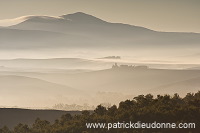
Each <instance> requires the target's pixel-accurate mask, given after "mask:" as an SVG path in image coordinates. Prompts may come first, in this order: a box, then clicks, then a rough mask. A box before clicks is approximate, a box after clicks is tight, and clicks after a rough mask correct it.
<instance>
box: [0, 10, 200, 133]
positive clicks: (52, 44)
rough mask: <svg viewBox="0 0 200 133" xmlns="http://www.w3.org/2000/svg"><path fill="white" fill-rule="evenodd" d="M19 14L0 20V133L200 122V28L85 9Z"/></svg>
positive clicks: (74, 132)
mask: <svg viewBox="0 0 200 133" xmlns="http://www.w3.org/2000/svg"><path fill="white" fill-rule="evenodd" d="M14 20H17V22H18V23H15V24H14V25H9V26H6V27H0V133H105V132H111V133H129V132H130V133H149V131H150V132H155V133H167V132H175V133H178V132H180V130H178V129H177V130H171V129H169V130H162V129H161V130H154V129H152V130H146V129H144V130H143V129H141V130H140V129H139V130H132V129H127V130H126V129H119V130H115V129H113V130H111V131H107V130H105V129H100V130H98V131H96V130H95V129H86V127H85V123H86V122H96V121H97V122H105V123H106V122H116V121H130V120H132V121H137V120H138V121H141V120H143V121H144V122H153V120H154V121H158V122H175V123H180V122H195V123H196V124H197V126H199V123H200V121H199V118H200V116H199V115H200V109H199V108H200V104H199V103H200V95H199V93H200V92H199V91H200V63H199V61H200V51H199V48H200V45H199V44H200V33H191V32H161V31H154V30H151V29H147V28H144V27H140V26H134V25H129V24H123V23H111V22H107V21H105V20H102V19H99V18H97V17H95V16H92V15H89V14H85V13H83V12H77V13H73V14H66V15H61V16H34V15H31V16H23V17H20V18H15V19H13V21H14ZM6 21H8V20H6ZM190 118H191V119H190ZM198 131H199V127H198V128H196V129H195V130H190V129H188V130H184V131H183V133H197V132H198ZM181 132H182V130H181Z"/></svg>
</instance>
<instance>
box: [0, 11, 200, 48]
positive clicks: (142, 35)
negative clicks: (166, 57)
mask: <svg viewBox="0 0 200 133" xmlns="http://www.w3.org/2000/svg"><path fill="white" fill-rule="evenodd" d="M9 29H18V30H26V31H27V32H29V30H31V31H32V30H37V31H46V32H47V31H48V32H58V33H60V34H61V33H64V34H66V36H62V37H61V38H59V39H56V41H53V42H52V44H49V45H48V46H47V47H46V48H49V47H54V46H56V47H58V46H61V47H65V48H66V47H70V48H71V47H72V48H96V47H100V48H102V47H104V49H109V48H127V49H129V48H144V47H146V48H154V49H155V48H169V47H170V48H171V47H173V48H187V47H190V48H192V47H198V46H199V45H198V44H199V42H200V34H198V33H178V32H158V31H153V30H150V29H147V28H144V27H139V26H133V25H127V24H121V23H110V22H106V21H104V20H101V19H99V18H96V17H94V16H91V15H88V14H85V13H82V12H77V13H74V14H68V15H63V16H59V17H49V16H29V17H27V18H26V19H25V20H24V21H23V22H22V23H19V24H17V25H13V26H10V27H9ZM18 35H20V33H19V34H18ZM33 37H35V38H38V39H37V41H38V43H39V42H40V41H41V40H43V39H41V38H40V37H38V36H37V35H35V36H33ZM7 38H9V36H8V37H7ZM23 38H24V37H19V38H18V39H19V40H21V39H23ZM48 38H50V39H53V40H54V39H55V38H54V37H48ZM1 39H3V38H1ZM5 40H7V43H8V44H9V43H10V39H5ZM47 40H48V39H47ZM21 43H22V42H21ZM25 43H27V42H25ZM38 43H34V44H32V45H30V46H29V47H30V48H31V47H34V45H41V48H42V44H41V43H39V44H38ZM16 44H18V43H17V42H16ZM61 44H62V45H61ZM21 45H22V44H21ZM26 45H28V44H26ZM26 45H25V44H24V47H25V46H26ZM15 46H16V47H18V45H15ZM1 47H2V46H1ZM9 47H13V45H8V46H7V48H9ZM26 48H28V47H26ZM38 48H40V46H38Z"/></svg>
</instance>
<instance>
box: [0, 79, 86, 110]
mask: <svg viewBox="0 0 200 133" xmlns="http://www.w3.org/2000/svg"><path fill="white" fill-rule="evenodd" d="M0 83H1V84H0V101H1V102H0V105H2V106H3V105H7V106H16V105H18V106H23V107H30V106H31V107H34V106H35V107H36V106H37V107H40V106H41V107H42V106H43V107H44V106H45V105H46V106H52V105H54V104H56V103H57V102H58V101H62V100H63V99H64V100H65V101H67V100H69V99H70V100H71V101H70V102H72V103H73V101H74V99H75V98H74V97H75V96H76V97H78V96H80V94H82V95H84V93H83V92H82V91H79V90H77V89H74V88H71V87H68V86H66V85H60V84H56V83H52V82H47V81H45V80H40V79H37V78H30V77H27V76H16V75H1V76H0ZM35 103H38V104H37V105H35Z"/></svg>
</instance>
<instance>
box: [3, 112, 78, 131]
mask: <svg viewBox="0 0 200 133" xmlns="http://www.w3.org/2000/svg"><path fill="white" fill-rule="evenodd" d="M66 113H70V114H72V115H75V114H80V112H79V111H58V110H29V109H17V108H0V128H2V127H3V126H5V125H6V126H7V127H9V128H13V127H14V126H16V125H17V124H19V123H22V124H27V125H32V124H33V123H34V122H35V120H36V118H40V119H41V120H48V121H49V122H51V123H53V122H54V121H55V120H56V119H58V118H59V117H61V116H62V115H64V114H66Z"/></svg>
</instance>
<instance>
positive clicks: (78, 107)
mask: <svg viewBox="0 0 200 133" xmlns="http://www.w3.org/2000/svg"><path fill="white" fill-rule="evenodd" d="M53 109H58V110H67V111H71V110H94V109H95V106H90V105H88V104H84V105H77V104H63V103H59V104H55V105H54V106H53Z"/></svg>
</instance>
